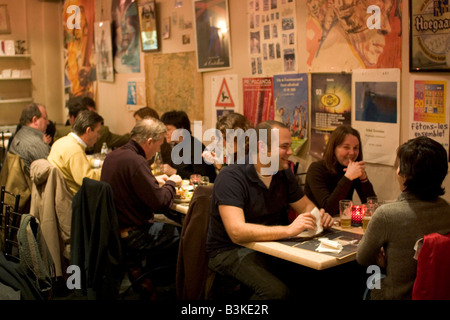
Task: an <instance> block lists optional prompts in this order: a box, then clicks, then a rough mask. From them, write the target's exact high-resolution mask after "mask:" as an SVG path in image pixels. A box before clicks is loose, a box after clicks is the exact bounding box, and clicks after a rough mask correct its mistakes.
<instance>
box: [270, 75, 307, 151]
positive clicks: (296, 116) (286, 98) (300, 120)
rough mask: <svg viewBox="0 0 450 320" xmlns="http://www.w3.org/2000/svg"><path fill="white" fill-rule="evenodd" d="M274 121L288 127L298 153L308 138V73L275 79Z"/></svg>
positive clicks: (277, 76) (280, 76) (279, 76)
mask: <svg viewBox="0 0 450 320" xmlns="http://www.w3.org/2000/svg"><path fill="white" fill-rule="evenodd" d="M273 93H274V97H275V98H274V105H275V116H274V120H277V121H280V122H282V123H284V124H285V125H287V126H288V128H289V131H290V132H291V136H292V150H293V151H294V153H297V152H298V151H299V150H300V148H301V147H302V145H303V144H304V143H305V142H306V140H307V138H308V123H309V120H308V78H307V75H306V73H297V74H285V75H276V76H274V77H273Z"/></svg>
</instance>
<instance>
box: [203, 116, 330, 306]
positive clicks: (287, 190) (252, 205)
mask: <svg viewBox="0 0 450 320" xmlns="http://www.w3.org/2000/svg"><path fill="white" fill-rule="evenodd" d="M263 132H265V133H266V134H267V135H264V134H263ZM275 133H278V134H279V144H278V145H276V144H275V143H274V144H272V142H271V141H272V140H271V137H272V135H273V134H275ZM256 134H257V140H258V142H257V143H258V148H257V154H256V155H253V154H251V155H250V157H251V159H252V161H250V159H249V161H247V162H246V164H233V165H230V166H227V167H225V168H224V169H223V170H222V171H221V172H220V174H219V175H218V176H217V179H216V182H215V184H214V189H213V195H212V199H211V203H212V205H211V212H210V217H211V218H210V222H209V228H208V234H207V243H206V250H207V253H208V256H209V258H210V259H209V267H210V268H211V269H212V270H214V271H216V272H218V273H219V274H223V275H227V276H230V277H232V278H235V279H236V280H238V281H239V282H241V283H243V284H244V285H245V286H247V287H248V288H250V289H251V290H252V291H253V296H252V298H254V299H286V298H288V297H289V296H290V289H289V287H288V286H287V285H286V284H285V283H284V282H283V281H282V280H280V278H279V277H280V273H281V274H283V273H284V274H286V270H284V269H283V268H277V265H278V263H279V262H280V261H281V260H279V261H278V260H277V259H276V258H273V257H270V256H268V255H266V254H263V253H258V252H256V251H254V250H251V249H248V248H245V247H241V246H239V244H240V243H247V242H253V241H271V240H279V239H285V238H289V237H293V236H296V235H298V234H300V233H301V232H302V231H304V230H306V229H309V230H315V228H316V223H320V224H321V225H322V226H323V227H324V228H329V227H331V226H332V224H333V218H332V217H331V216H330V215H329V214H328V213H326V212H325V211H324V210H323V209H320V215H321V221H316V220H315V218H314V216H313V215H312V214H311V210H313V209H314V207H315V205H314V203H312V202H311V200H309V199H308V197H306V196H305V195H304V193H303V190H302V188H301V187H300V186H299V185H298V183H297V180H296V179H295V176H294V174H293V173H292V171H291V170H290V169H289V166H288V157H289V156H290V155H292V150H291V143H292V140H291V135H290V132H289V129H288V128H287V127H286V125H284V124H283V123H281V122H278V121H273V120H272V121H265V122H262V123H260V124H259V125H258V126H257V127H256ZM265 137H267V139H265ZM262 153H264V154H266V155H269V156H270V157H271V161H270V162H269V163H268V164H263V163H262V162H261V154H262ZM289 207H292V208H293V209H295V210H296V211H297V213H299V215H298V217H297V218H296V219H295V220H294V221H293V222H292V223H291V224H288V214H287V210H288V208H289Z"/></svg>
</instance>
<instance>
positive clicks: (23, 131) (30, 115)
mask: <svg viewBox="0 0 450 320" xmlns="http://www.w3.org/2000/svg"><path fill="white" fill-rule="evenodd" d="M48 124H49V121H48V118H47V110H46V108H45V106H43V105H41V104H38V103H31V104H29V105H28V106H27V107H25V109H23V110H22V114H21V116H20V123H19V125H20V129H19V130H18V131H17V132H16V133H15V134H14V136H13V139H12V141H11V143H10V144H9V146H8V147H9V151H10V152H12V153H14V154H17V155H18V156H19V157H20V158H21V159H22V160H23V162H24V165H25V171H26V173H27V174H28V175H29V174H30V165H31V163H32V162H33V161H34V160H38V159H46V158H47V156H48V154H49V152H50V146H49V142H50V141H51V138H50V136H48V135H46V133H45V132H46V130H47V126H48Z"/></svg>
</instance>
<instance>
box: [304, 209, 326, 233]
mask: <svg viewBox="0 0 450 320" xmlns="http://www.w3.org/2000/svg"><path fill="white" fill-rule="evenodd" d="M311 214H312V215H313V216H314V218H316V230H305V231H303V232H302V233H300V234H299V235H298V237H314V236H315V235H317V234H319V233H321V232H322V231H323V228H322V225H321V224H320V211H319V209H317V207H315V208H314V209H313V210H312V211H311Z"/></svg>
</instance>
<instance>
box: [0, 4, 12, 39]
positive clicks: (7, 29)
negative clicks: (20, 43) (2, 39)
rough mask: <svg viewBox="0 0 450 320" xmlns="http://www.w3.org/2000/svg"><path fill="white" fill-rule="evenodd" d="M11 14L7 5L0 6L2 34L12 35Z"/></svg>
mask: <svg viewBox="0 0 450 320" xmlns="http://www.w3.org/2000/svg"><path fill="white" fill-rule="evenodd" d="M10 33H11V25H10V24H9V14H8V8H7V5H6V4H0V34H10Z"/></svg>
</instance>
